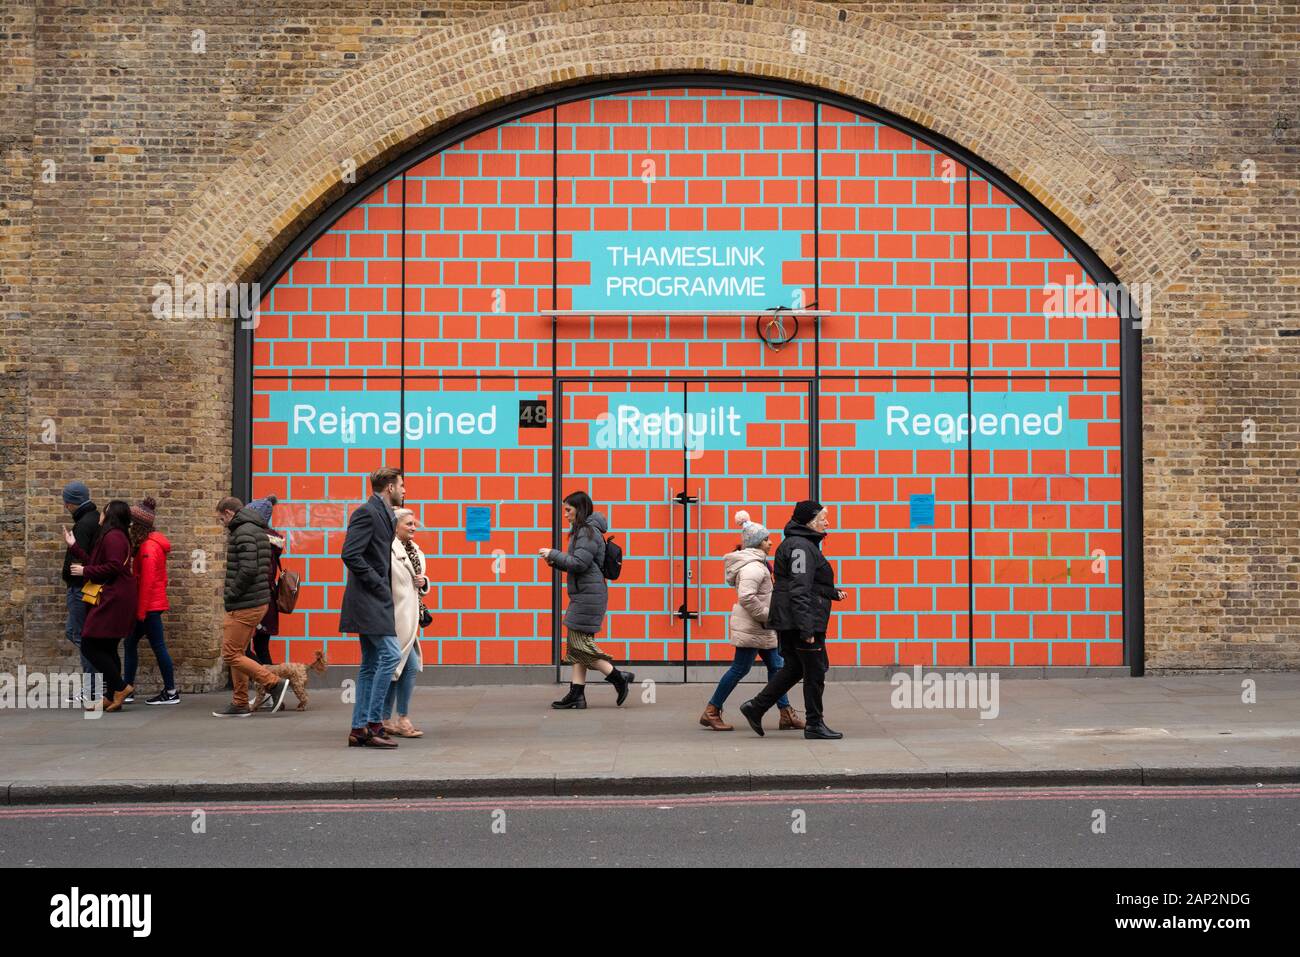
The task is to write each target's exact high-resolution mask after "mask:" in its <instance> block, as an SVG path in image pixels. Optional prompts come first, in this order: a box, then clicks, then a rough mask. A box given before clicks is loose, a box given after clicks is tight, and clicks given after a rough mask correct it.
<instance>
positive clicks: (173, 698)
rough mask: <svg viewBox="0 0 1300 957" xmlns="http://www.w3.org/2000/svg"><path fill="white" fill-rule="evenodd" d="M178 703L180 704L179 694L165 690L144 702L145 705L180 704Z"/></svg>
mask: <svg viewBox="0 0 1300 957" xmlns="http://www.w3.org/2000/svg"><path fill="white" fill-rule="evenodd" d="M180 703H181V693H180V692H179V691H167V690H165V689H164V690H162V691H159V692H158V693H157V694H156V695H154V696H153V697H152V698H150V699H149V700H148V701H146V702H145V704H180Z"/></svg>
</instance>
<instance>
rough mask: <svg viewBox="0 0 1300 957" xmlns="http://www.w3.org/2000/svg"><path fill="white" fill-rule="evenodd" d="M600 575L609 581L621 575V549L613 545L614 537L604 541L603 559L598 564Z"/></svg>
mask: <svg viewBox="0 0 1300 957" xmlns="http://www.w3.org/2000/svg"><path fill="white" fill-rule="evenodd" d="M600 573H601V574H602V575H604V576H605V577H606V578H607V579H609V580H610V581H614V579H616V578H618V576H619V575H621V574H623V549H622V548H620V547H619V546H618V545H616V544H614V536H613V535H611V536H609V538H607V539H605V559H604V561H602V562H601V563H600Z"/></svg>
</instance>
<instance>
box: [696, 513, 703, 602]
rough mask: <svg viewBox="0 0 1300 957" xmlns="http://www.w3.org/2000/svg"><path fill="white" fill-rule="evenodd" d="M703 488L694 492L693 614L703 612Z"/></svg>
mask: <svg viewBox="0 0 1300 957" xmlns="http://www.w3.org/2000/svg"><path fill="white" fill-rule="evenodd" d="M703 505H704V489H703V488H700V489H697V490H696V492H695V615H696V617H697V618H700V617H701V616H703V614H704V601H703V596H704V581H703V579H702V577H701V575H700V556H701V555H703V554H704V519H703V517H702V516H703V515H704V509H703V507H702V506H703Z"/></svg>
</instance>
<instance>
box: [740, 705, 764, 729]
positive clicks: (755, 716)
mask: <svg viewBox="0 0 1300 957" xmlns="http://www.w3.org/2000/svg"><path fill="white" fill-rule="evenodd" d="M740 713H741V714H743V715H744V716H745V720H746V721H748V722H749V726H750V727H751V728H753V729H754V733H755V734H756V735H758V736H759V737H760V738H761V737H763V712H761V711H759V710H758V705H756V704H754V699H753V698H750V699H749V700H748V701H746V702H745V703H744V704H742V705H741V706H740Z"/></svg>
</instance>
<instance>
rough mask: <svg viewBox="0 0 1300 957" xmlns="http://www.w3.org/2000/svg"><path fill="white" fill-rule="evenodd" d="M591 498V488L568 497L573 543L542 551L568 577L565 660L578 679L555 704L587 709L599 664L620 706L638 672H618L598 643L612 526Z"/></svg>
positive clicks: (606, 594) (566, 510) (605, 602)
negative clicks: (590, 681)
mask: <svg viewBox="0 0 1300 957" xmlns="http://www.w3.org/2000/svg"><path fill="white" fill-rule="evenodd" d="M594 508H595V506H593V505H592V502H591V496H589V495H588V494H587V493H586V492H572V493H570V494H569V495H568V496H566V497H565V499H564V520H565V521H566V522H567V523H568V525H569V542H568V547H567V548H566V549H565V550H564V551H559V550H558V549H554V548H543V549H539V551H538V554H539V555H541V557H542V558H543V559H545V561H546V563H547V564H548V565H550V566H551V567H552V568H558V569H559V570H560V571H562V572H564V573H565V574H566V575H568V582H567V583H566V590H567V591H568V593H569V608H568V611H566V612H565V613H564V625H565V628H566V629H567V632H568V641H567V642H566V645H567V653H566V654H565V656H564V658H563V659H561V663H562V664H566V665H573V680H572V681H570V682H569V693H568V694H566V695H565V696H564V697H563V698H561V699H560V700H559V701H552V702H551V707H552V708H560V709H564V708H577V709H582V708H585V707H587V698H586V684H587V669H588V668H594V669H595V670H596V671H599V672H600V673H601V674H603V675H604V676H605V680H606V681H608V682H609V683H610V684H612V685H613V686H614V690H615V691H616V692H618V702H617V703H618V704H620V705H621V704H622V703H623V702H624V701H626V700H627V691H628V686H629V685H630V684H631V683H632V682H633V681H635V680H636V675H634V674H632V673H631V672H628V671H619V670H618V669H617V668H615V667H614V659H613V658H611V657H610V656H609V655H607V654H605V653H604V652H603V651H601V650H600V649H599V648H598V647H596V632H598V631H599V630H600V626H601V624H602V623H603V622H604V620H605V612H606V610H607V609H608V607H609V586H608V585H607V584H606V582H605V573H604V572H603V571H602V570H601V567H602V565H603V564H604V561H605V533H606V532H607V531H609V525H608V523H607V522H606V521H605V516H604V515H602V514H600V513H599V512H596V511H594Z"/></svg>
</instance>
